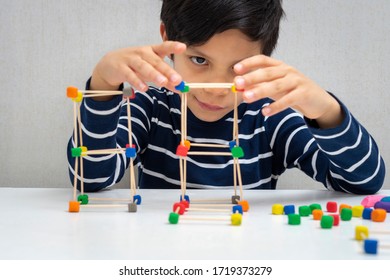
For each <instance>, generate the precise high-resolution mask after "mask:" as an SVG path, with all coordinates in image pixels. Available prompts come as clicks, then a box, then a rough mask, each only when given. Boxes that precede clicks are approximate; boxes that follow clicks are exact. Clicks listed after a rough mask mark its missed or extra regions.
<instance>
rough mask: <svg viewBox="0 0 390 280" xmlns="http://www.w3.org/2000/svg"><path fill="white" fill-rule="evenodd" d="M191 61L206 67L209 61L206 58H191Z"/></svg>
mask: <svg viewBox="0 0 390 280" xmlns="http://www.w3.org/2000/svg"><path fill="white" fill-rule="evenodd" d="M190 59H191V61H192V62H193V63H195V64H197V65H206V64H207V61H206V59H205V58H203V57H200V56H191V58H190Z"/></svg>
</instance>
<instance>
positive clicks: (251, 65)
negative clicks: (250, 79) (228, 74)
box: [233, 55, 282, 75]
mask: <svg viewBox="0 0 390 280" xmlns="http://www.w3.org/2000/svg"><path fill="white" fill-rule="evenodd" d="M281 64H282V62H281V61H279V60H276V59H274V58H271V57H269V56H265V55H255V56H252V57H249V58H246V59H244V60H242V61H240V62H238V63H237V64H235V65H234V66H233V69H234V71H235V72H236V73H237V74H238V75H243V74H245V73H248V72H250V71H252V70H254V69H258V68H261V67H269V66H277V65H281Z"/></svg>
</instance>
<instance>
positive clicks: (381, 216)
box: [371, 208, 387, 222]
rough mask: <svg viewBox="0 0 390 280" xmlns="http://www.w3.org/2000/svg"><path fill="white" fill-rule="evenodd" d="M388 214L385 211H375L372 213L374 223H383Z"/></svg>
mask: <svg viewBox="0 0 390 280" xmlns="http://www.w3.org/2000/svg"><path fill="white" fill-rule="evenodd" d="M386 214H387V213H386V210H384V209H379V208H378V209H374V210H373V211H372V212H371V220H373V221H374V222H383V221H384V220H386Z"/></svg>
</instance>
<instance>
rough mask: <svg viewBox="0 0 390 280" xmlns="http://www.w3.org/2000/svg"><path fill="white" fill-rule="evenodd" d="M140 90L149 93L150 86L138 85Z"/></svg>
mask: <svg viewBox="0 0 390 280" xmlns="http://www.w3.org/2000/svg"><path fill="white" fill-rule="evenodd" d="M138 88H139V89H140V90H141V91H147V90H148V88H149V87H148V86H147V85H146V84H144V83H139V84H138Z"/></svg>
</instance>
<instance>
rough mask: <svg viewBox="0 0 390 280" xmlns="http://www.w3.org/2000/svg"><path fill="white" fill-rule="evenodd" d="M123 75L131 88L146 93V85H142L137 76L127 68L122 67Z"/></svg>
mask: <svg viewBox="0 0 390 280" xmlns="http://www.w3.org/2000/svg"><path fill="white" fill-rule="evenodd" d="M123 74H124V76H125V81H126V82H128V83H129V84H130V85H131V86H133V87H134V88H135V89H137V90H139V91H146V90H147V89H148V85H147V84H146V83H144V82H143V81H142V80H141V79H140V78H139V77H138V75H137V74H136V73H135V72H134V71H132V70H131V69H130V68H128V67H124V69H123Z"/></svg>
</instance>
